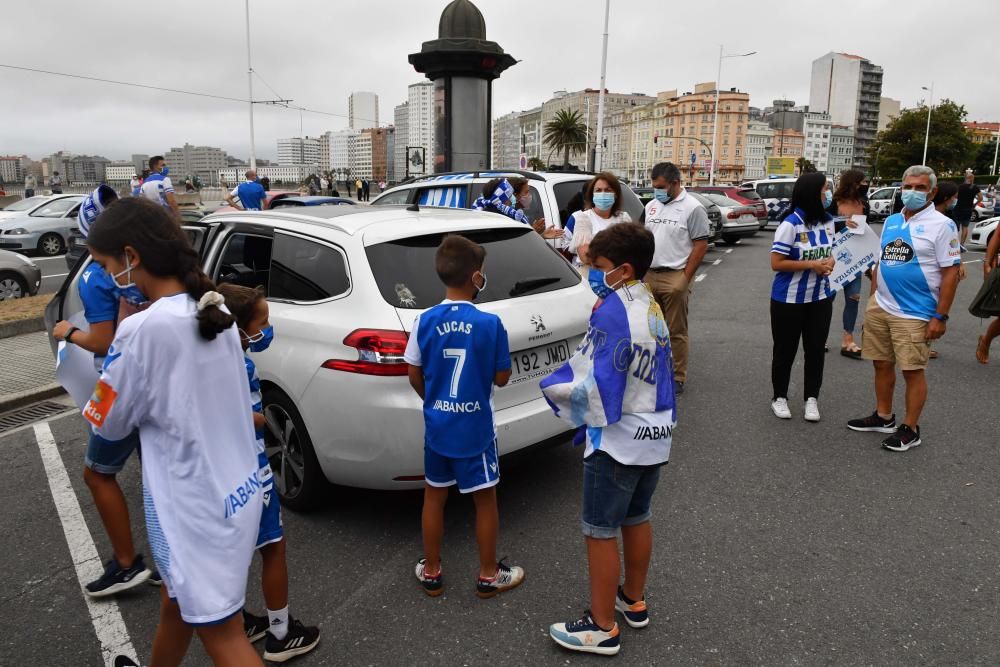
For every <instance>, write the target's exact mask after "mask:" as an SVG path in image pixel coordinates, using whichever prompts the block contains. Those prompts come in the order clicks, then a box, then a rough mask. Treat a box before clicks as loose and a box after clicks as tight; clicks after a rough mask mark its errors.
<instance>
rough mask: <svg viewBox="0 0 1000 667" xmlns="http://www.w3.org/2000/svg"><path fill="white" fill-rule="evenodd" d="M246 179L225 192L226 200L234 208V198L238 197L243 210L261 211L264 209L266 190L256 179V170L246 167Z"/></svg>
mask: <svg viewBox="0 0 1000 667" xmlns="http://www.w3.org/2000/svg"><path fill="white" fill-rule="evenodd" d="M244 176H246V180H245V181H243V182H242V183H240V184H239V185H237V186H236V187H235V188H233V189H232V190H231V191H229V192H228V193H227V194H226V202H227V203H228V204H229V205H230V206H232V207H234V208H236V198H237V197H239V200H240V206H242V207H243V210H244V211H261V210H263V209H264V202H265V201H266V200H267V192H266V191H265V190H264V186H263V185H261V184H260V183H259V182H258V181H257V172H256V171H254V170H253V169H248V170H247V172H246V174H244Z"/></svg>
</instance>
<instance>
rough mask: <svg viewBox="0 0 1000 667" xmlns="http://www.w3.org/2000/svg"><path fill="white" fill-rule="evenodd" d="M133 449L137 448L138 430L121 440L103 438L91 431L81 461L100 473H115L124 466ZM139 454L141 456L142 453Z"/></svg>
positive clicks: (136, 449)
mask: <svg viewBox="0 0 1000 667" xmlns="http://www.w3.org/2000/svg"><path fill="white" fill-rule="evenodd" d="M133 450H135V451H138V450H139V431H132V433H131V434H130V435H129V436H128V437H126V438H124V439H122V440H105V439H104V438H102V437H101V436H99V435H97V434H96V433H94V432H93V431H91V432H90V442H88V443H87V453H86V454H85V455H84V457H83V463H84V465H86V466H87V467H88V468H90V469H91V470H93V471H94V472H99V473H101V474H102V475H116V474H118V473H120V472H121V470H122V468H124V467H125V462H126V461H128V457H129V456H131V455H132V451H133ZM139 455H140V457H141V456H142V453H141V452H140V454H139Z"/></svg>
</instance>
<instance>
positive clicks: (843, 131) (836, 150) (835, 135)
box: [826, 125, 854, 178]
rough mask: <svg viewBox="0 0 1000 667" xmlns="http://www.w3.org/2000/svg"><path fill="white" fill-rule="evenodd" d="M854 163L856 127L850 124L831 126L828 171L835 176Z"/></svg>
mask: <svg viewBox="0 0 1000 667" xmlns="http://www.w3.org/2000/svg"><path fill="white" fill-rule="evenodd" d="M853 165H854V128H852V127H850V126H848V125H831V126H830V154H829V157H828V159H827V168H826V173H827V174H830V175H831V176H833V177H834V178H836V177H837V176H839V175H840V174H842V173H843V172H845V171H847V170H848V169H850V168H851V167H852V166H853Z"/></svg>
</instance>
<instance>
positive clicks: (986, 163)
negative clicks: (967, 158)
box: [972, 139, 1000, 174]
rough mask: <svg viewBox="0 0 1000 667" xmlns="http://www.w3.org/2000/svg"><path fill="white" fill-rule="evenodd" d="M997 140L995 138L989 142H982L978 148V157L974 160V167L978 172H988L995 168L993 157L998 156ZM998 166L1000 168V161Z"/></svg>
mask: <svg viewBox="0 0 1000 667" xmlns="http://www.w3.org/2000/svg"><path fill="white" fill-rule="evenodd" d="M996 150H997V140H996V139H994V140H993V141H991V142H990V143H988V144H980V145H979V146H978V148H977V149H976V157H975V160H973V166H972V168H973V169H974V170H975V172H976V173H977V174H988V173H990V170H991V169H993V158H994V157H995V156H996V154H997V153H996ZM997 168H998V169H1000V163H998V165H997Z"/></svg>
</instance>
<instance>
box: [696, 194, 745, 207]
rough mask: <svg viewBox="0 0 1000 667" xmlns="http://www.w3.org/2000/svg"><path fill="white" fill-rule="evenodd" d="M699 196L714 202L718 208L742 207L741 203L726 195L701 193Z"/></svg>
mask: <svg viewBox="0 0 1000 667" xmlns="http://www.w3.org/2000/svg"><path fill="white" fill-rule="evenodd" d="M699 194H702V195H704V196H705V198H706V199H708V200H710V201H712V202H714V203H715V204H718V205H719V206H729V207H731V208H735V207H738V206H743V204H742V203H740V202H738V201H736V200H735V199H731V198H729V197H727V196H726V195H724V194H720V193H718V192H701V193H699Z"/></svg>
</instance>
